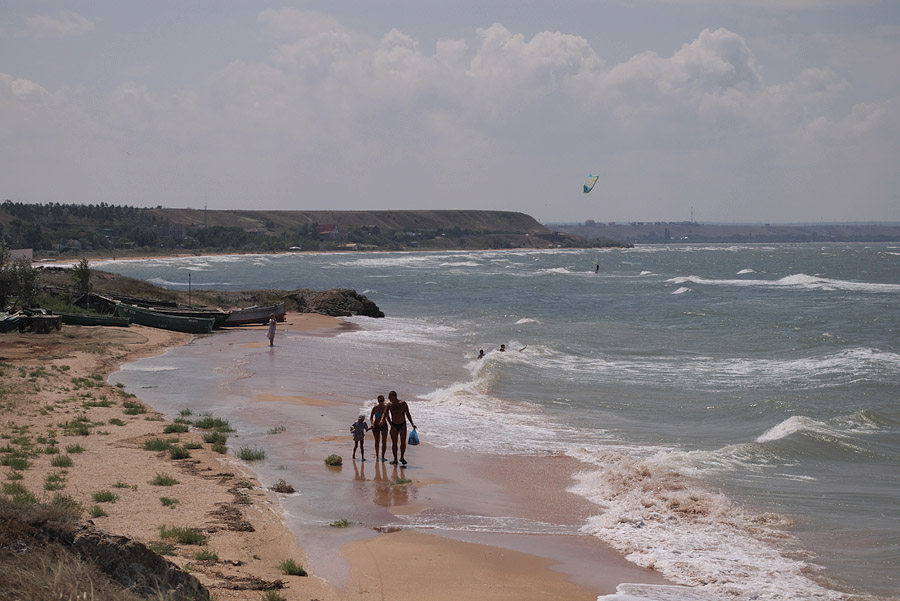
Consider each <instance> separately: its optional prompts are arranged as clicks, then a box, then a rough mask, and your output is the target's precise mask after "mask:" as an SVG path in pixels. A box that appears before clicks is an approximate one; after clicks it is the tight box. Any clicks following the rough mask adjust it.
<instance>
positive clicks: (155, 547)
mask: <svg viewBox="0 0 900 601" xmlns="http://www.w3.org/2000/svg"><path fill="white" fill-rule="evenodd" d="M147 546H148V547H150V550H151V551H153V552H154V553H156V554H157V555H175V546H174V545H170V544H168V543H161V542H159V541H154V542H152V543H150V544H149V545H147Z"/></svg>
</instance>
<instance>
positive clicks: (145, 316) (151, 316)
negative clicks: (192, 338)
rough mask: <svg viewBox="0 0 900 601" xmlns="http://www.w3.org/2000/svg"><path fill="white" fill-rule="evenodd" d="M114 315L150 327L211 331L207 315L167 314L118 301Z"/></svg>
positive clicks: (211, 324)
mask: <svg viewBox="0 0 900 601" xmlns="http://www.w3.org/2000/svg"><path fill="white" fill-rule="evenodd" d="M116 315H118V316H119V317H127V318H129V319H130V320H131V321H132V322H133V323H137V324H140V325H142V326H150V327H151V328H161V329H163V330H174V331H176V332H187V333H188V334H209V333H210V332H212V328H213V321H215V320H213V319H212V318H207V317H182V316H180V315H167V314H165V313H159V312H157V311H150V310H149V309H142V308H141V307H135V306H133V305H126V304H124V303H119V304H117V305H116Z"/></svg>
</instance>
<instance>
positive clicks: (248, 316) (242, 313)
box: [220, 302, 285, 326]
mask: <svg viewBox="0 0 900 601" xmlns="http://www.w3.org/2000/svg"><path fill="white" fill-rule="evenodd" d="M273 313H274V314H275V321H284V316H285V308H284V303H283V302H282V303H278V304H277V305H266V306H264V307H247V308H246V309H236V310H234V311H232V312H231V313H230V314H229V315H228V317H226V318H225V319H224V320H223V321H222V323H221V324H220V325H223V326H239V325H243V324H248V323H268V322H269V316H270V315H272V314H273Z"/></svg>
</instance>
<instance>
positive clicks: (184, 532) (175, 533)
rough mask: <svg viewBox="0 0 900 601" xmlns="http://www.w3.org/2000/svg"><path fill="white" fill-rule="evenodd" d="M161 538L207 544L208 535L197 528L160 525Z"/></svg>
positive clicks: (186, 542)
mask: <svg viewBox="0 0 900 601" xmlns="http://www.w3.org/2000/svg"><path fill="white" fill-rule="evenodd" d="M159 536H160V538H163V539H166V540H169V539H174V540H175V541H177V542H179V543H181V544H182V545H205V544H206V536H204V534H203V533H202V532H200V530H198V529H197V528H182V527H180V526H172V527H171V528H167V527H165V526H160V527H159Z"/></svg>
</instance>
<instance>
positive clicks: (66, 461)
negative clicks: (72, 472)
mask: <svg viewBox="0 0 900 601" xmlns="http://www.w3.org/2000/svg"><path fill="white" fill-rule="evenodd" d="M74 463H75V462H74V461H72V458H71V457H69V456H68V455H56V456H55V457H54V458H53V459H51V460H50V465H51V466H53V467H72V465H73V464H74Z"/></svg>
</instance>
